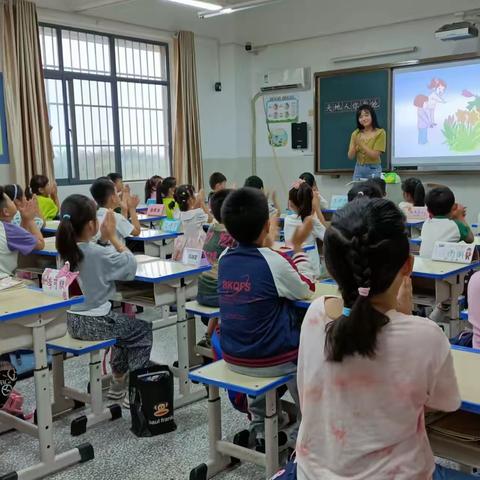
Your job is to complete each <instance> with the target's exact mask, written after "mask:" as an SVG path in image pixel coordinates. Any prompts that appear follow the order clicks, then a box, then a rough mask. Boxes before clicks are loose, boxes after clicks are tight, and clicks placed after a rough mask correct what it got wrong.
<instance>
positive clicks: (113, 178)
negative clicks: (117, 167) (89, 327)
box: [107, 172, 123, 183]
mask: <svg viewBox="0 0 480 480" xmlns="http://www.w3.org/2000/svg"><path fill="white" fill-rule="evenodd" d="M107 177H108V178H109V179H110V180H111V181H112V182H113V183H115V182H116V181H117V180H122V179H123V177H122V175H121V174H120V173H115V172H112V173H109V174H108V175H107Z"/></svg>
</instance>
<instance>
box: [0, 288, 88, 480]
mask: <svg viewBox="0 0 480 480" xmlns="http://www.w3.org/2000/svg"><path fill="white" fill-rule="evenodd" d="M81 302H83V298H82V297H78V298H73V299H70V300H63V299H60V298H56V297H52V296H49V295H46V294H44V293H43V292H42V291H41V290H38V289H32V288H26V287H24V288H21V289H11V290H4V291H2V292H0V354H2V353H9V352H12V351H15V350H17V349H33V352H34V356H35V371H34V379H35V399H36V410H37V423H36V424H33V423H30V422H26V421H24V420H20V419H18V418H17V417H14V416H12V415H9V414H7V413H6V412H4V411H1V410H0V426H1V427H7V428H15V429H17V430H18V431H19V432H22V433H26V434H28V435H31V436H33V437H36V438H38V441H39V450H40V462H39V463H36V464H34V465H31V466H29V467H27V468H24V469H22V470H18V471H16V472H10V473H8V474H7V473H6V472H0V478H5V479H13V478H18V479H29V480H32V479H37V478H43V477H47V476H50V475H51V474H53V473H54V472H58V471H60V470H63V469H65V468H67V467H70V466H72V465H75V464H77V463H82V462H86V461H88V460H91V459H93V447H92V446H91V445H90V444H89V443H85V444H82V445H80V446H78V447H76V448H72V449H70V450H67V451H65V452H63V453H60V454H57V453H56V451H55V444H54V440H53V423H52V410H51V404H50V373H49V370H48V363H47V348H46V342H47V340H53V339H55V338H59V337H62V336H63V335H65V333H66V330H67V324H66V321H65V316H66V310H67V309H68V308H69V307H71V306H72V305H75V304H78V303H81ZM2 429H3V428H2ZM21 448H22V444H21V443H19V445H18V449H19V452H18V454H19V456H20V455H21ZM1 468H2V467H1V464H0V470H1ZM2 474H3V476H1V475H2Z"/></svg>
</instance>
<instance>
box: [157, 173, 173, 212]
mask: <svg viewBox="0 0 480 480" xmlns="http://www.w3.org/2000/svg"><path fill="white" fill-rule="evenodd" d="M176 186H177V179H176V178H175V177H166V178H164V179H163V181H162V182H161V183H159V184H158V185H157V203H160V204H161V203H163V199H164V198H168V191H169V190H170V189H171V188H175V187H176ZM174 206H175V201H174V200H172V201H171V202H170V203H169V204H168V208H173V207H174Z"/></svg>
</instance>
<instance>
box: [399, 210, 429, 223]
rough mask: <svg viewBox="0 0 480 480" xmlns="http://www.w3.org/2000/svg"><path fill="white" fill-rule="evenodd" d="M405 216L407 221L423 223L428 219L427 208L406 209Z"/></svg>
mask: <svg viewBox="0 0 480 480" xmlns="http://www.w3.org/2000/svg"><path fill="white" fill-rule="evenodd" d="M405 216H406V217H407V221H412V220H413V221H419V222H424V221H425V220H428V218H429V214H428V209H427V207H408V208H406V209H405Z"/></svg>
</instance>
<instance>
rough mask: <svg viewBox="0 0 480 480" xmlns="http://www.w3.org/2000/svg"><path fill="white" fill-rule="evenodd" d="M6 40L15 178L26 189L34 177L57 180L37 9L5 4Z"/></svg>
mask: <svg viewBox="0 0 480 480" xmlns="http://www.w3.org/2000/svg"><path fill="white" fill-rule="evenodd" d="M0 35H1V40H0V43H1V44H2V54H1V55H2V60H3V61H2V63H3V78H4V96H5V110H6V117H7V134H8V149H9V155H10V163H11V173H12V176H13V180H14V181H15V182H17V183H19V184H21V185H24V186H25V185H27V184H28V182H29V180H30V177H31V176H32V175H34V174H44V175H47V176H48V177H49V178H54V174H53V150H52V142H51V139H50V126H49V122H48V111H47V104H46V100H45V87H44V81H43V72H42V62H41V56H40V43H39V38H38V23H37V11H36V7H35V4H34V3H32V2H27V1H25V0H0Z"/></svg>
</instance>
